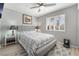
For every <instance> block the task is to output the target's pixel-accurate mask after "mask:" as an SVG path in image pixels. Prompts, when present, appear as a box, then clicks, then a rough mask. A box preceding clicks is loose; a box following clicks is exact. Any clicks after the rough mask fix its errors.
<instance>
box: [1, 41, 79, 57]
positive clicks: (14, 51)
mask: <svg viewBox="0 0 79 59" xmlns="http://www.w3.org/2000/svg"><path fill="white" fill-rule="evenodd" d="M46 55H47V56H79V48H65V47H63V45H62V44H61V43H58V42H57V44H56V47H54V48H53V49H51V50H50V51H49V52H48V54H46ZM0 56H27V53H26V51H25V50H24V49H23V47H22V46H21V45H20V44H12V45H9V46H6V47H3V48H0Z"/></svg>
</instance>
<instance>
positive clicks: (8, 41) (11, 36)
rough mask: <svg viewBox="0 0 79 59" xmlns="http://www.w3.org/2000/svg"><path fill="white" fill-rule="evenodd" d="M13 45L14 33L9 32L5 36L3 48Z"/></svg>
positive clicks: (14, 41) (14, 40)
mask: <svg viewBox="0 0 79 59" xmlns="http://www.w3.org/2000/svg"><path fill="white" fill-rule="evenodd" d="M12 32H13V34H12ZM13 43H16V31H15V30H10V31H8V32H7V33H6V34H5V46H7V45H10V44H13Z"/></svg>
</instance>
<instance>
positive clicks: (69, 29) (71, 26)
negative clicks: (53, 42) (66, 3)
mask: <svg viewBox="0 0 79 59" xmlns="http://www.w3.org/2000/svg"><path fill="white" fill-rule="evenodd" d="M60 14H65V32H61V31H46V17H47V16H56V15H60ZM38 19H39V21H40V22H41V31H42V32H44V33H50V34H53V35H54V36H55V37H56V39H57V40H60V41H62V40H63V39H64V38H65V39H70V41H71V44H72V45H77V33H76V30H77V28H76V27H77V24H76V23H77V22H76V21H77V5H74V6H71V7H68V8H65V9H62V10H58V11H55V12H52V13H49V14H47V15H44V16H42V17H39V18H38Z"/></svg>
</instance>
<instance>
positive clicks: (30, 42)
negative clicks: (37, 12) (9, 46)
mask: <svg viewBox="0 0 79 59" xmlns="http://www.w3.org/2000/svg"><path fill="white" fill-rule="evenodd" d="M19 34H20V36H19V37H20V39H19V42H20V44H21V45H22V46H23V47H24V48H25V50H26V51H27V53H28V54H29V55H36V50H37V49H39V48H41V47H43V46H45V45H47V44H48V43H50V42H51V41H54V40H55V38H54V36H53V35H49V34H44V33H40V32H35V31H28V32H27V31H26V32H25V31H24V32H20V33H19Z"/></svg>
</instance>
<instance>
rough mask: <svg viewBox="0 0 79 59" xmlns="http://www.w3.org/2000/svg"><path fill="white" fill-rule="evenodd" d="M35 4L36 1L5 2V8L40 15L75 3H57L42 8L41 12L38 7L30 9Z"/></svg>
mask: <svg viewBox="0 0 79 59" xmlns="http://www.w3.org/2000/svg"><path fill="white" fill-rule="evenodd" d="M34 5H35V3H5V4H4V8H8V9H12V10H15V11H18V12H21V13H24V14H28V15H31V16H36V17H39V16H43V15H45V14H47V13H50V12H54V11H56V10H59V9H62V8H66V7H69V6H72V5H74V3H57V4H56V5H55V6H51V7H45V8H42V9H41V11H40V12H39V13H38V12H37V11H38V8H36V9H30V7H32V6H34Z"/></svg>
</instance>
